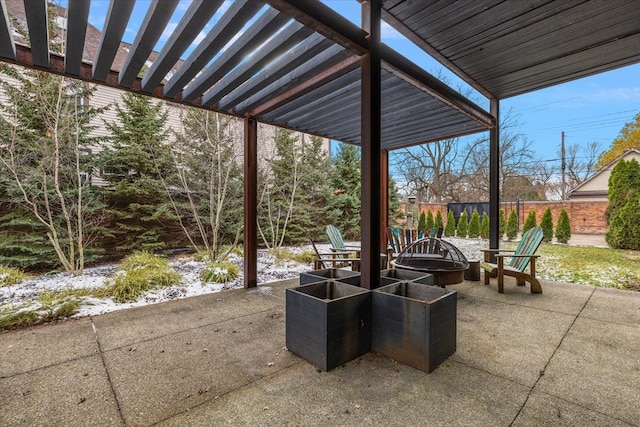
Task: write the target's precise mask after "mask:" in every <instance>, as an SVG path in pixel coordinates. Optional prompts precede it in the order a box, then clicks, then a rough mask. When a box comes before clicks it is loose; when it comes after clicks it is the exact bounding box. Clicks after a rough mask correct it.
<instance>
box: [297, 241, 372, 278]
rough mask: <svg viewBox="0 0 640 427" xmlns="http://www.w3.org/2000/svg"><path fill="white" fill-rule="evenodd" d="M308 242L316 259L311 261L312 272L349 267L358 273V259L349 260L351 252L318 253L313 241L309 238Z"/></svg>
mask: <svg viewBox="0 0 640 427" xmlns="http://www.w3.org/2000/svg"><path fill="white" fill-rule="evenodd" d="M309 240H310V241H311V246H312V247H313V251H314V252H315V253H316V258H315V259H314V260H313V269H314V270H322V269H325V268H345V267H351V270H353V271H360V258H349V256H350V255H351V254H352V252H349V251H344V252H342V251H332V252H330V253H320V252H319V251H318V248H317V247H316V243H315V242H314V241H313V239H312V238H311V237H309Z"/></svg>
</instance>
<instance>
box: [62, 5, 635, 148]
mask: <svg viewBox="0 0 640 427" xmlns="http://www.w3.org/2000/svg"><path fill="white" fill-rule="evenodd" d="M62 3H63V5H64V4H65V3H66V2H64V1H63V2H62ZM150 3H151V2H150V0H142V1H138V2H137V4H136V7H135V8H134V11H133V14H132V17H131V19H130V21H129V25H128V29H127V31H126V32H125V35H124V40H125V41H127V42H132V41H133V38H134V36H135V34H136V31H137V29H138V27H139V26H140V24H141V23H142V20H143V18H144V15H145V13H146V11H147V9H148V7H149V5H150ZM323 3H325V4H327V5H328V6H329V7H331V8H333V9H334V10H336V11H337V12H338V13H340V14H342V15H343V16H345V17H346V18H347V19H349V20H350V21H352V22H353V23H355V24H357V25H359V24H360V5H359V3H358V2H357V1H355V0H323ZM189 4H190V2H189V1H188V0H183V1H181V2H180V4H179V5H178V7H177V9H176V11H175V13H174V16H173V17H172V19H171V23H170V24H169V27H168V28H167V31H165V34H164V35H163V37H162V38H161V39H160V41H159V42H158V44H157V45H156V50H159V49H160V48H161V47H162V45H163V43H164V42H165V41H166V39H167V38H168V37H169V34H170V31H171V30H172V29H173V28H175V25H176V23H177V22H178V21H179V19H180V17H181V16H182V15H183V14H184V12H185V11H186V9H187V7H188V6H189ZM108 5H109V2H108V0H94V1H92V3H91V12H90V16H89V21H90V22H91V24H93V25H94V26H96V27H97V28H98V29H102V27H103V25H104V19H105V16H106V12H107V9H108ZM229 5H230V1H226V2H225V3H224V4H223V5H222V7H221V8H220V10H218V12H216V15H215V16H214V17H213V18H212V20H211V22H210V23H209V24H208V25H207V26H206V27H205V30H204V31H206V30H208V29H209V28H211V27H212V26H213V23H215V22H216V21H217V20H218V19H219V17H220V16H221V15H222V13H223V12H224V11H225V10H226V9H227V8H228V7H229ZM202 37H204V32H202V33H201V34H200V36H199V37H198V38H197V39H196V42H197V41H199V40H200V39H201V38H202ZM382 38H383V42H384V43H386V44H388V45H389V46H391V47H392V48H394V49H395V50H397V51H398V52H400V53H401V54H403V55H404V56H406V57H407V58H410V59H411V60H412V61H414V62H415V63H416V64H418V65H420V66H421V67H423V68H424V69H425V70H427V71H429V72H430V73H432V74H438V72H439V71H440V72H442V73H443V74H444V75H445V76H446V77H447V78H448V79H450V82H449V84H450V85H451V86H452V87H454V88H459V87H468V86H467V85H466V83H464V82H462V80H460V79H459V78H458V77H457V76H455V75H454V74H453V73H451V72H449V71H448V70H446V68H444V67H443V66H441V65H440V64H439V63H438V62H436V61H435V60H433V59H432V58H430V57H429V56H428V55H427V54H426V53H424V52H423V51H422V50H421V49H419V48H418V47H416V46H415V45H414V44H413V43H411V42H410V41H408V40H407V39H405V38H404V37H403V36H402V35H400V34H399V33H397V32H396V31H395V30H393V29H392V28H391V27H390V26H389V25H386V24H385V23H383V26H382ZM194 47H195V43H194ZM472 99H473V100H474V102H476V103H478V104H479V105H480V106H482V107H483V108H486V109H488V101H487V100H486V99H485V98H483V97H482V96H481V95H479V94H477V92H476V93H475V94H474V95H472ZM509 110H511V112H512V114H514V115H515V116H517V117H518V126H517V128H515V129H514V130H513V132H515V133H518V134H521V135H523V136H524V137H526V138H527V139H529V140H530V141H532V143H533V147H534V149H535V150H536V151H537V153H538V155H539V156H540V157H541V158H542V159H545V160H549V159H556V158H557V157H558V155H557V152H558V150H559V147H560V141H561V136H560V135H561V132H562V131H564V132H565V142H566V144H567V145H569V144H578V145H579V146H585V145H587V144H588V143H590V142H592V141H595V142H598V143H599V144H600V146H601V149H602V150H604V149H607V148H608V147H609V145H610V143H611V141H612V140H613V139H614V138H615V137H616V136H617V135H618V133H619V131H620V129H621V128H622V127H623V126H624V124H625V123H627V122H630V121H632V119H633V117H634V116H635V115H636V114H637V113H638V112H640V64H636V65H633V66H629V67H624V68H620V69H617V70H613V71H610V72H607V73H601V74H598V75H595V76H591V77H587V78H584V79H580V80H576V81H573V82H569V83H565V84H561V85H557V86H553V87H550V88H547V89H543V90H539V91H536V92H532V93H529V94H526V95H521V96H517V97H513V98H508V99H506V100H502V101H501V113H502V114H505V113H506V112H507V111H509Z"/></svg>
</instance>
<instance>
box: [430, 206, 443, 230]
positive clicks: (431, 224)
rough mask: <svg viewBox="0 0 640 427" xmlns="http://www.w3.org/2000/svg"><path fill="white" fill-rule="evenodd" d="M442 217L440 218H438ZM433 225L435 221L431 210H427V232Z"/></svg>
mask: <svg viewBox="0 0 640 427" xmlns="http://www.w3.org/2000/svg"><path fill="white" fill-rule="evenodd" d="M440 219H442V218H440ZM433 227H435V223H434V222H433V212H431V211H430V210H429V211H427V227H426V229H427V230H429V232H431V229H432V228H433Z"/></svg>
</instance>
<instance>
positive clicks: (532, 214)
mask: <svg viewBox="0 0 640 427" xmlns="http://www.w3.org/2000/svg"><path fill="white" fill-rule="evenodd" d="M536 225H537V220H536V211H534V210H530V211H529V214H528V215H527V219H525V221H524V224H523V225H522V234H524V233H526V232H527V231H529V230H531V229H532V228H533V227H535V226H536Z"/></svg>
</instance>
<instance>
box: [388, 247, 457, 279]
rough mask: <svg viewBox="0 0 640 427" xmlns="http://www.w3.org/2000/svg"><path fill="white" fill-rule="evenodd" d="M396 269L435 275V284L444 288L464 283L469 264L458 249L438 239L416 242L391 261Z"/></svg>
mask: <svg viewBox="0 0 640 427" xmlns="http://www.w3.org/2000/svg"><path fill="white" fill-rule="evenodd" d="M391 265H393V266H394V267H395V268H399V269H403V270H415V271H423V272H426V273H430V274H433V284H434V285H437V286H442V287H444V286H445V285H453V284H456V283H461V282H462V281H464V272H465V271H466V270H467V269H468V268H469V262H468V261H467V259H466V258H465V256H464V254H463V253H462V252H460V250H459V249H458V248H456V247H455V246H453V245H452V244H451V243H449V242H447V241H446V240H442V239H440V238H438V237H426V238H424V239H420V240H417V241H415V242H414V243H413V244H411V245H410V246H408V247H407V248H405V250H403V251H402V252H400V254H398V257H397V258H396V259H395V260H393V261H391Z"/></svg>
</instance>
